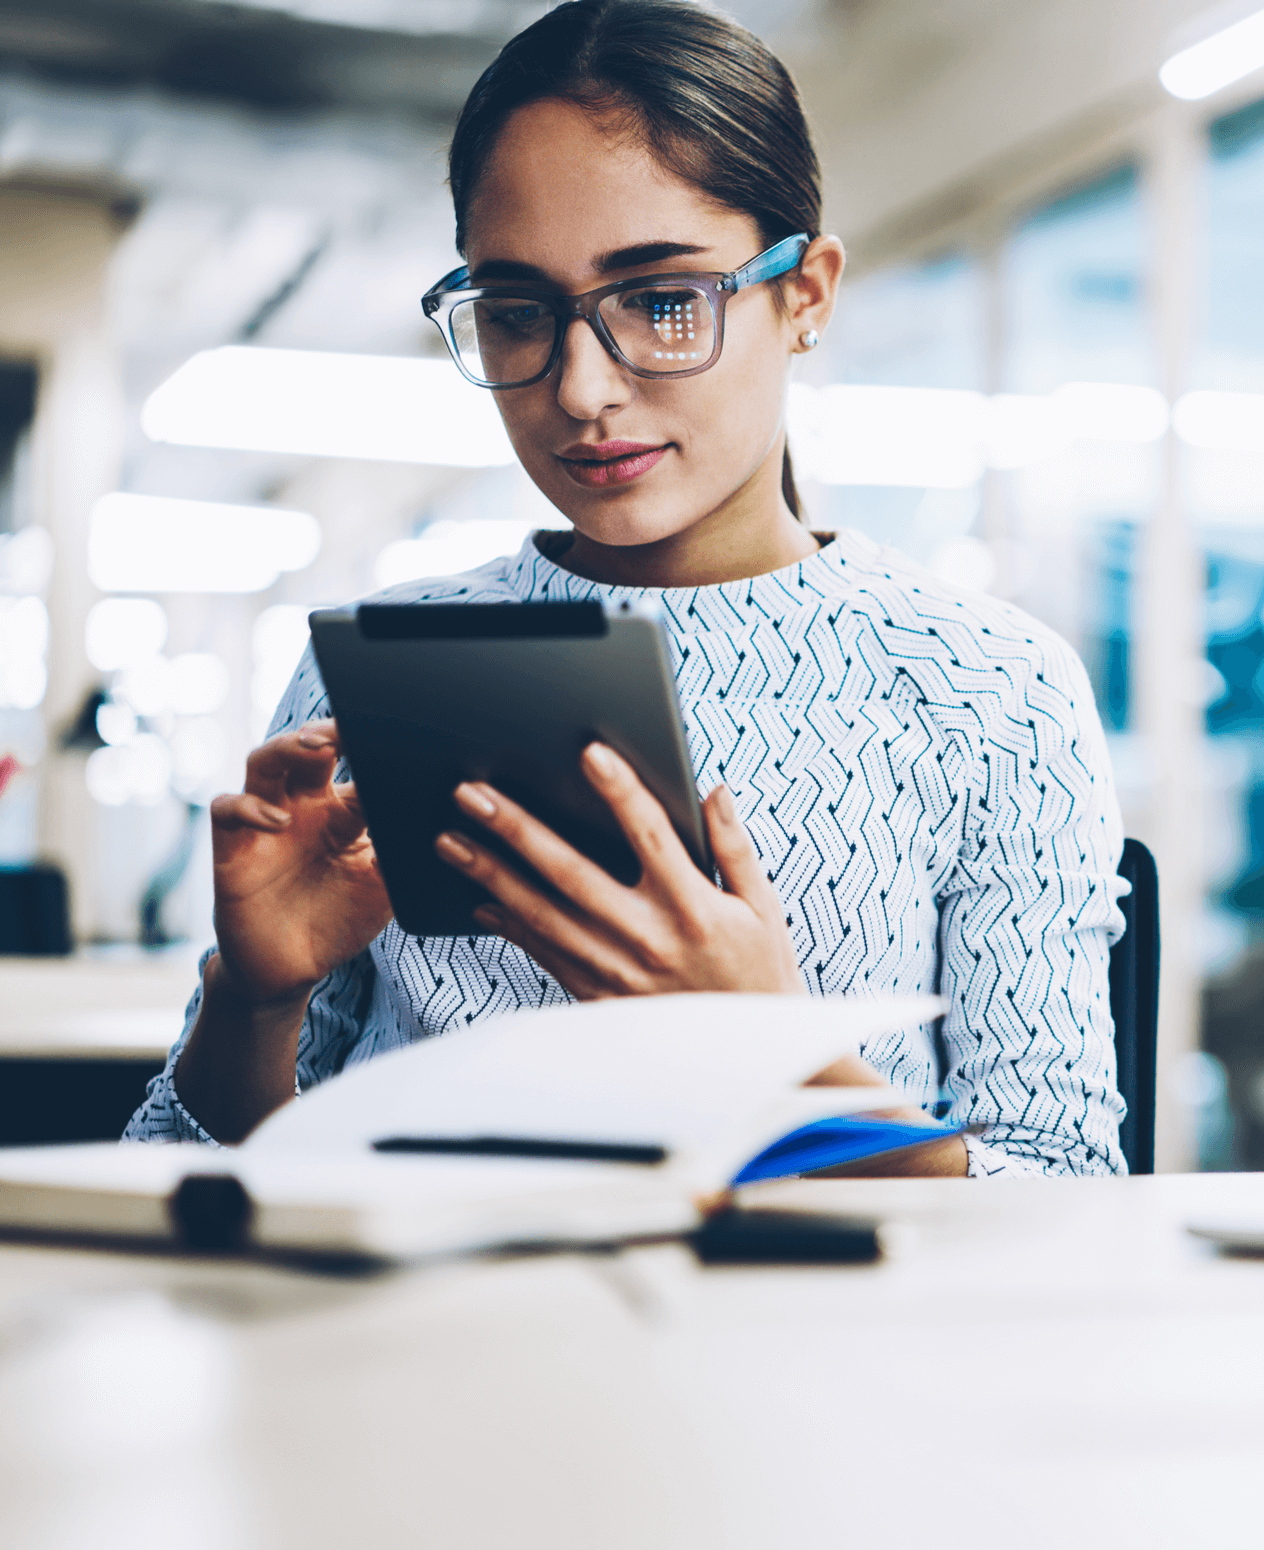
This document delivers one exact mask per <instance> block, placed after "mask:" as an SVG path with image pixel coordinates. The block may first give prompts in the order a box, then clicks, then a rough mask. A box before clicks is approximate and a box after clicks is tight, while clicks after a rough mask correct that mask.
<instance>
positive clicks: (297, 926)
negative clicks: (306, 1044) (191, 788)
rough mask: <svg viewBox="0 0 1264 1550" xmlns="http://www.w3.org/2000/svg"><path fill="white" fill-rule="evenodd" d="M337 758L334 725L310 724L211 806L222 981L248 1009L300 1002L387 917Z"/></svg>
mask: <svg viewBox="0 0 1264 1550" xmlns="http://www.w3.org/2000/svg"><path fill="white" fill-rule="evenodd" d="M338 754H339V745H338V732H337V728H336V727H335V725H334V723H333V722H332V721H313V722H309V723H308V724H307V725H306V726H304V727H302V728H300V729H299V731H297V732H285V733H282V734H281V735H280V736H279V737H274V738H272V739H270V740H269V741H268V742H266V743H264V744H263V746H262V747H261V748H256V749H255V751H254V753H252V754H251V755H250V758H249V759H248V760H247V762H246V788H245V790H244V791H243V792H242V793H241V795H240V796H221V797H216V798H215V800H214V802H212V803H211V833H212V843H213V849H214V867H215V934H216V937H217V939H218V941H219V952H220V958H221V960H222V966H221V972H222V973H224V974H226V975H227V977H228V981H229V983H230V984H231V987H232V989H233V990H234V992H235V993H236V994H237V995H238V996H239V997H241V998H242V999H243V1000H245V1001H247V1002H252V1003H255V1004H259V1005H263V1004H267V1003H271V1002H278V1001H287V1000H292V999H294V998H296V997H303V998H306V996H307V994H308V993H309V992H310V991H311V989H312V987H313V986H314V985H315V984H316V983H317V981H319V980H321V979H323V978H324V977H325V975H326V974H328V973H329V972H330V971H331V970H333V969H335V968H337V967H338V965H339V964H341V963H345V962H346V961H347V960H348V959H349V958H354V957H355V955H356V954H357V953H359V952H362V951H363V950H364V948H366V947H367V946H368V945H369V943H370V942H371V941H372V940H373V938H374V937H375V936H377V935H378V933H379V932H380V931H382V930H383V929H384V928H385V926H386V925H387V923H388V922H389V920H390V919H391V914H392V911H391V905H390V900H389V899H388V898H387V896H386V888H385V885H384V884H383V882H382V874H381V872H380V871H379V869H378V864H377V857H376V856H375V855H374V852H373V844H372V841H371V840H370V839H369V836H368V833H367V831H366V829H365V824H364V817H363V815H362V813H361V811H360V805H359V803H358V802H357V800H356V795H355V787H354V786H352V785H351V784H349V783H340V784H337V785H336V784H335V783H334V779H333V774H334V767H335V765H336V764H337V762H338Z"/></svg>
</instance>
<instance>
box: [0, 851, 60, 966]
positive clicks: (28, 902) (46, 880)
mask: <svg viewBox="0 0 1264 1550" xmlns="http://www.w3.org/2000/svg"><path fill="white" fill-rule="evenodd" d="M73 949H74V942H73V940H72V938H71V935H70V894H69V891H68V889H67V887H66V874H65V873H64V872H63V871H62V870H61V868H60V867H57V866H53V865H52V864H51V863H49V862H37V863H36V864H35V865H33V866H22V867H7V866H6V867H0V953H19V954H21V955H23V956H24V957H45V956H49V955H52V956H61V955H64V954H66V953H69V952H71V951H73Z"/></svg>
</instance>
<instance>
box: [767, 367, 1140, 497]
mask: <svg viewBox="0 0 1264 1550" xmlns="http://www.w3.org/2000/svg"><path fill="white" fill-rule="evenodd" d="M788 420H789V429H790V436H791V439H792V444H793V447H794V452H795V456H796V458H798V459H799V460H800V464H801V466H802V469H803V472H804V474H805V475H806V476H807V477H809V478H813V479H817V480H819V481H820V482H821V483H822V484H874V485H907V486H913V487H920V488H922V489H941V490H951V489H964V488H966V487H968V486H969V485H972V484H974V483H975V482H976V481H977V480H978V478H979V477H980V475H981V474H982V473H983V470H984V468H1000V469H1010V468H1025V467H1027V466H1028V465H1030V464H1032V463H1039V462H1042V461H1044V460H1045V459H1046V458H1050V457H1054V456H1055V455H1056V454H1057V453H1059V452H1063V451H1065V450H1066V448H1067V447H1069V446H1070V445H1071V443H1072V442H1073V441H1077V440H1086V441H1109V442H1123V443H1129V442H1131V443H1143V442H1151V441H1157V440H1159V439H1160V438H1161V437H1162V436H1163V434H1164V433H1165V431H1166V430H1167V424H1168V407H1167V400H1166V399H1165V398H1164V397H1163V395H1162V393H1159V392H1157V391H1156V390H1155V389H1154V388H1147V387H1135V386H1132V385H1130V384H1127V383H1114V382H1069V383H1067V384H1066V385H1065V386H1063V387H1060V388H1059V389H1058V390H1057V391H1056V392H1055V393H1051V394H1048V395H1040V394H1030V393H998V394H996V395H995V396H993V397H991V398H985V397H984V396H983V394H981V393H965V392H958V391H953V390H948V389H941V388H899V387H865V386H860V385H856V386H852V385H850V384H849V385H846V386H842V385H838V386H834V387H827V388H819V389H817V388H810V387H805V386H803V385H801V384H798V383H796V384H794V385H793V386H792V387H791V389H790V403H789V413H788Z"/></svg>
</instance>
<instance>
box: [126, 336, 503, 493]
mask: <svg viewBox="0 0 1264 1550" xmlns="http://www.w3.org/2000/svg"><path fill="white" fill-rule="evenodd" d="M141 425H142V426H143V428H144V431H145V434H146V435H147V436H149V437H150V438H151V439H152V440H154V441H168V442H176V443H179V444H180V445H182V446H191V447H232V448H237V449H239V450H245V451H255V452H285V453H296V454H299V455H301V456H305V457H346V458H366V459H370V460H375V461H379V462H388V463H428V464H436V465H441V466H448V467H453V468H488V467H496V466H499V465H501V464H505V463H512V462H513V461H514V454H513V449H512V447H511V446H510V445H509V438H508V436H506V434H505V428H504V426H503V425H502V424H501V422H500V415H499V413H498V412H497V409H496V401H495V397H494V395H493V394H491V393H489V392H488V391H487V390H486V389H485V388H476V387H474V386H472V385H471V384H470V383H468V382H466V380H465V378H464V377H462V376H461V374H460V372H458V371H457V369H456V367H455V366H453V365H452V364H451V362H449V361H432V360H409V359H407V358H404V357H395V356H378V355H332V354H326V353H324V352H321V351H316V350H262V349H253V348H250V347H247V346H243V345H225V346H224V347H223V348H222V349H218V350H203V351H201V352H200V353H199V354H197V355H194V356H193V357H192V358H191V359H189V360H187V361H186V362H185V363H184V365H183V366H181V367H180V369H179V371H177V372H176V373H175V374H174V375H173V376H171V377H169V378H168V379H167V381H166V382H164V383H163V384H162V386H161V387H159V388H158V389H156V390H155V391H154V392H153V393H152V394H150V396H149V398H148V400H147V401H146V403H145V407H144V409H143V411H142V413H141Z"/></svg>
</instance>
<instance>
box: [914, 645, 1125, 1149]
mask: <svg viewBox="0 0 1264 1550" xmlns="http://www.w3.org/2000/svg"><path fill="white" fill-rule="evenodd" d="M1028 649H1029V652H1030V655H1027V656H1025V658H1023V659H1014V660H1011V661H1010V662H1009V663H1007V664H1006V670H1005V671H1006V678H1005V681H1004V682H1005V687H1004V688H1003V690H1002V691H1000V698H1001V704H1000V708H999V713H998V714H997V715H996V716H995V718H992V717H989V724H988V725H987V728H986V735H983V730H982V728H980V735H979V737H978V740H977V741H976V742H974V746H973V748H972V750H971V752H972V757H971V758H970V760H969V766H970V768H971V769H972V771H973V774H972V777H971V779H970V781H969V786H968V790H967V810H966V819H965V823H964V828H963V837H962V844H961V849H960V852H959V855H958V860H957V864H956V866H955V867H954V869H953V871H952V873H951V874H950V876H949V878H948V881H947V884H946V886H945V887H944V889H943V892H942V894H941V898H940V926H939V929H940V962H941V966H942V969H941V990H942V992H943V994H944V995H945V996H946V997H947V998H948V999H949V1000H950V1003H951V1011H950V1012H949V1013H948V1015H947V1016H946V1017H945V1019H944V1025H943V1034H944V1041H945V1045H946V1049H947V1055H948V1070H947V1081H946V1087H947V1095H948V1098H949V1100H950V1105H951V1106H950V1109H949V1116H948V1117H949V1118H950V1119H951V1120H953V1121H955V1122H957V1123H961V1124H968V1125H971V1126H979V1127H981V1130H980V1131H979V1132H978V1133H976V1134H973V1135H970V1136H968V1137H967V1143H966V1144H967V1148H968V1151H969V1154H970V1173H971V1174H972V1175H973V1176H985V1175H991V1174H1010V1175H1021V1174H1060V1173H1061V1174H1092V1173H1123V1172H1125V1171H1126V1164H1125V1162H1124V1159H1123V1154H1122V1153H1121V1151H1120V1148H1119V1121H1120V1119H1121V1118H1122V1117H1123V1113H1124V1105H1123V1102H1122V1100H1121V1099H1120V1097H1119V1093H1118V1090H1117V1087H1116V1081H1115V1049H1114V1028H1113V1023H1112V1020H1111V1013H1110V993H1109V980H1108V969H1109V955H1110V947H1111V945H1112V943H1113V942H1114V941H1115V940H1117V939H1118V937H1119V935H1120V933H1121V932H1122V930H1123V924H1124V922H1123V916H1122V914H1121V913H1120V911H1119V909H1118V907H1117V904H1116V900H1117V898H1118V896H1119V894H1120V893H1121V892H1123V891H1126V888H1127V884H1126V883H1123V882H1121V880H1120V879H1119V878H1118V876H1117V875H1116V874H1117V868H1118V865H1119V857H1120V853H1121V850H1122V845H1123V826H1122V823H1121V820H1120V816H1119V810H1118V805H1117V803H1116V800H1115V793H1114V788H1113V783H1112V779H1111V773H1110V764H1109V759H1108V755H1107V752H1106V746H1105V738H1104V737H1103V735H1102V730H1101V724H1100V722H1099V720H1098V717H1097V711H1096V708H1095V706H1094V703H1093V695H1092V691H1091V689H1090V688H1089V684H1088V679H1087V676H1086V674H1085V672H1084V669H1083V667H1082V666H1081V664H1080V661H1079V659H1078V657H1076V656H1075V654H1074V653H1073V652H1072V651H1071V649H1070V648H1069V647H1068V646H1066V645H1065V644H1064V643H1063V642H1062V641H1060V640H1058V639H1057V638H1056V637H1052V636H1049V635H1044V636H1042V637H1040V638H1038V639H1036V640H1035V641H1033V642H1032V643H1031V644H1030V646H1029V648H1028Z"/></svg>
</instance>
